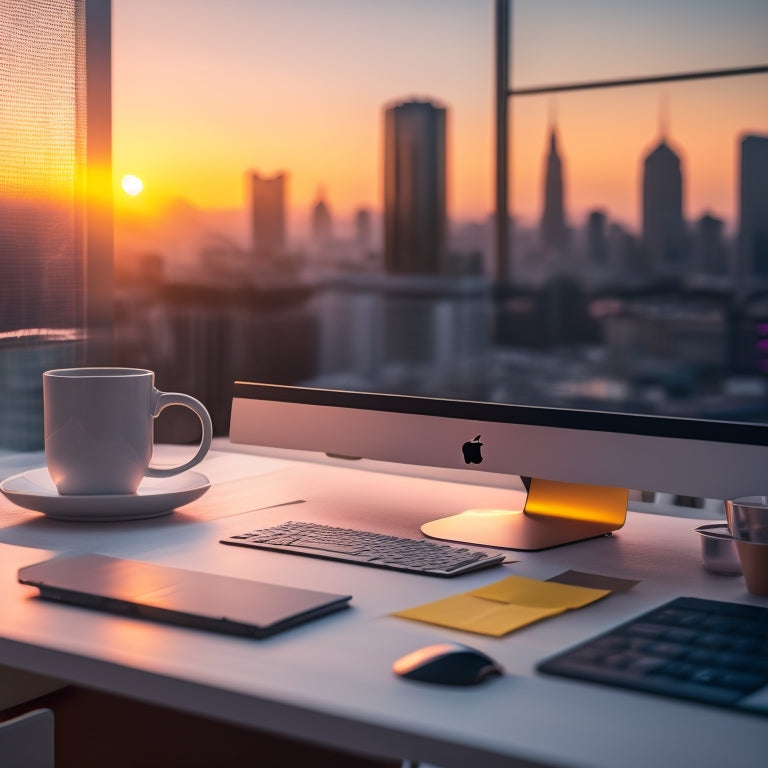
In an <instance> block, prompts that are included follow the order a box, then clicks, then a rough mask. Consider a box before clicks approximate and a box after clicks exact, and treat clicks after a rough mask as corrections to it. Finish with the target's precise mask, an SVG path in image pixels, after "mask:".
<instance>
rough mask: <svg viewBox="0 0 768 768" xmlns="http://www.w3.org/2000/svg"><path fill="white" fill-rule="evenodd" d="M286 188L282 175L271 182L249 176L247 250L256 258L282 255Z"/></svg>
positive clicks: (266, 179)
mask: <svg viewBox="0 0 768 768" xmlns="http://www.w3.org/2000/svg"><path fill="white" fill-rule="evenodd" d="M286 186H287V179H286V176H285V174H284V173H279V174H277V175H276V176H273V177H271V178H266V177H263V176H260V175H259V174H258V173H255V172H252V173H251V178H250V187H251V246H252V250H253V254H254V256H256V257H257V258H276V257H280V256H283V255H284V254H285V194H286Z"/></svg>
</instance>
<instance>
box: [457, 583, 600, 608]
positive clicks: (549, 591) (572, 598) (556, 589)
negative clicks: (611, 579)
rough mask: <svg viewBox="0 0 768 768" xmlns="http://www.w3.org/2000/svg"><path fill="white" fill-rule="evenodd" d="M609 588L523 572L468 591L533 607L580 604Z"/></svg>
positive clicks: (576, 605) (501, 601)
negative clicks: (545, 577) (522, 574)
mask: <svg viewBox="0 0 768 768" xmlns="http://www.w3.org/2000/svg"><path fill="white" fill-rule="evenodd" d="M610 593H611V592H610V590H609V589H593V588H591V587H575V586H573V585H571V584H559V583H558V582H555V581H538V580H537V579H527V578H525V577H524V576H507V577H506V578H504V579H501V581H497V582H494V583H493V584H488V585H487V586H485V587H480V588H479V589H473V590H472V592H470V593H469V594H471V595H474V596H475V597H482V598H484V599H486V600H496V601H498V602H500V603H514V604H515V605H527V606H531V607H537V608H558V609H560V610H565V609H567V608H582V607H583V606H585V605H589V604H590V603H593V602H595V600H599V599H600V598H601V597H605V596H606V595H609V594H610Z"/></svg>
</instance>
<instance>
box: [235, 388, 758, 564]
mask: <svg viewBox="0 0 768 768" xmlns="http://www.w3.org/2000/svg"><path fill="white" fill-rule="evenodd" d="M229 437H230V440H231V442H233V443H244V444H251V445H260V446H269V447H275V448H291V449H301V450H306V451H314V452H322V453H326V454H332V455H339V456H344V457H356V458H367V459H373V460H378V461H388V462H397V463H400V464H415V465H422V466H433V467H440V468H448V469H453V470H461V471H465V472H475V471H477V470H483V471H490V472H497V473H506V474H513V475H519V476H520V477H521V478H523V482H524V484H525V486H526V488H527V490H528V495H527V500H526V503H525V506H524V507H523V509H502V510H497V509H472V510H466V511H465V512H463V513H462V514H459V515H454V516H451V517H447V518H441V519H438V520H434V521H431V522H428V523H426V524H425V525H423V526H422V532H423V533H424V534H425V535H427V536H430V537H434V538H439V539H446V540H451V541H460V542H464V543H472V544H480V545H485V546H494V547H502V548H508V549H519V550H538V549H544V548H547V547H551V546H556V545H560V544H566V543H569V542H572V541H579V540H582V539H586V538H592V537H595V536H599V535H603V534H606V533H610V532H611V531H613V530H616V529H618V528H620V527H621V526H622V525H623V523H624V520H625V516H626V505H627V498H628V490H629V489H635V490H653V491H661V492H667V493H672V494H679V495H689V496H695V497H703V498H710V499H727V498H733V497H736V496H745V495H755V494H757V495H762V494H764V493H765V487H766V482H768V481H767V480H766V468H767V467H768V425H759V424H747V423H737V422H724V421H706V420H699V419H687V418H680V417H664V416H648V415H632V414H620V413H610V412H600V411H583V410H571V409H561V408H547V407H534V406H521V405H508V404H502V403H490V402H472V401H461V400H446V399H439V398H430V397H420V396H409V395H391V394H378V393H369V392H356V391H341V390H331V389H319V388H311V387H294V386H281V385H273V384H259V383H254V382H244V381H237V382H235V385H234V396H233V400H232V415H231V423H230V433H229Z"/></svg>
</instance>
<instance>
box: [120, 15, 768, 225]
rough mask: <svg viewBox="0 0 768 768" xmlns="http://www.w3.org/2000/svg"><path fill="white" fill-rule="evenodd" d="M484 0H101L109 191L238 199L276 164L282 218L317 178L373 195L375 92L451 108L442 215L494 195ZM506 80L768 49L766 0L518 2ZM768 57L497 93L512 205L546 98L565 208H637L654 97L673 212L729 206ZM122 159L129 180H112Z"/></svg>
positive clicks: (471, 213) (766, 88)
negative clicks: (672, 184) (107, 24)
mask: <svg viewBox="0 0 768 768" xmlns="http://www.w3.org/2000/svg"><path fill="white" fill-rule="evenodd" d="M493 13H494V3H493V0H387V2H381V0H283V1H282V2H280V3H276V2H270V1H269V0H113V103H114V115H113V120H114V173H115V185H116V192H115V194H116V201H117V202H118V209H119V208H120V206H127V205H134V206H143V208H144V210H152V209H153V208H154V207H155V206H158V205H161V204H163V203H165V202H168V201H170V200H172V199H174V198H179V197H182V198H185V199H187V200H188V201H189V202H191V203H192V204H194V205H195V206H198V207H202V208H238V207H242V206H243V205H244V204H245V191H244V174H245V172H246V171H247V170H249V169H253V170H256V171H259V172H260V173H262V174H273V173H276V172H278V171H286V172H288V173H289V176H290V180H289V204H290V207H291V218H290V222H291V225H292V226H295V227H296V228H299V229H300V228H301V226H303V224H302V223H303V222H305V221H306V220H307V219H308V217H309V211H310V209H311V206H312V204H313V202H314V201H315V199H316V194H317V190H318V189H319V188H320V187H323V188H324V189H325V190H326V194H327V200H328V202H329V204H330V206H331V209H332V211H333V212H334V214H335V215H336V216H337V217H338V218H339V219H349V218H351V216H352V214H353V212H354V210H355V209H356V208H357V207H360V206H367V207H370V208H372V209H374V210H379V209H380V206H381V197H382V174H381V168H382V130H383V109H384V107H385V106H386V105H388V104H390V103H392V102H394V101H400V100H404V99H408V98H412V97H417V98H426V99H432V100H435V101H439V102H441V103H442V104H444V105H446V106H447V107H448V110H449V112H448V131H449V149H448V151H449V156H448V164H449V197H448V199H449V214H450V215H451V216H452V217H454V218H456V219H482V218H484V217H485V216H487V214H488V213H489V212H490V211H491V210H492V208H493V173H492V163H493V124H494V115H493V85H494V79H493V39H494V37H493ZM512 28H513V37H512V40H513V42H512V50H513V57H512V67H511V70H512V84H513V87H518V88H519V87H527V86H531V85H545V84H553V83H563V82H572V81H580V80H585V79H589V78H597V79H613V78H617V77H635V76H643V75H655V74H661V73H667V72H674V71H695V70H704V69H717V68H725V67H739V66H749V65H760V64H768V44H767V43H766V41H768V3H766V2H765V0H734V1H733V2H729V3H725V2H710V0H687V1H686V2H676V3H672V2H669V1H667V2H663V1H660V0H646V1H645V2H642V3H639V2H632V1H631V0H623V1H618V0H614V1H613V2H599V1H597V0H593V1H591V2H590V1H585V2H579V3H575V2H569V0H562V1H560V2H555V1H554V0H517V2H515V3H514V11H513V24H512ZM767 94H768V75H757V76H748V77H740V78H735V79H725V80H709V81H703V82H696V83H683V84H672V85H665V86H642V87H639V88H632V89H608V90H601V91H594V92H588V93H584V92H582V93H573V94H565V95H560V96H557V97H550V96H534V97H521V98H519V99H514V100H512V102H511V104H512V125H511V139H512V146H513V152H512V162H511V167H512V175H511V179H512V193H511V198H512V200H511V207H512V209H513V212H514V213H515V214H518V215H521V216H522V217H524V218H527V219H529V220H532V219H535V218H536V217H538V215H539V212H540V208H541V198H542V191H541V184H542V169H543V163H544V156H545V151H546V148H547V131H548V125H549V122H550V120H551V119H552V117H553V116H554V117H555V119H556V122H557V126H558V135H559V140H560V146H561V151H562V156H563V160H564V168H565V181H566V206H567V211H568V216H569V219H570V220H571V223H574V224H580V223H581V222H582V221H583V218H584V215H585V213H586V212H587V211H588V210H590V209H592V208H595V207H600V208H603V209H606V210H607V211H608V212H609V214H610V215H611V217H612V218H616V219H619V220H621V221H624V222H626V223H627V224H629V225H630V226H632V227H636V226H637V221H638V218H639V214H640V208H639V188H640V187H639V185H640V167H641V162H642V157H643V155H644V154H645V153H647V152H648V151H649V150H650V149H651V148H652V147H653V146H654V145H655V143H657V142H658V139H659V135H660V133H659V131H660V117H659V115H660V104H661V103H665V104H666V105H667V109H666V114H667V115H668V118H667V125H668V138H669V142H670V144H671V145H672V146H673V148H676V149H677V150H678V151H679V153H680V155H681V157H682V160H683V171H684V174H685V198H686V199H685V209H686V210H685V214H686V216H687V217H688V218H689V219H693V218H697V217H698V216H700V215H701V214H702V213H704V212H705V211H711V212H713V213H715V214H716V215H718V216H721V217H724V218H726V219H727V220H728V221H729V223H732V221H733V219H734V215H735V206H736V194H735V193H736V185H737V181H738V179H737V167H738V166H737V158H738V154H737V152H738V146H737V144H738V138H739V136H740V135H741V134H742V133H743V132H753V133H761V134H768V98H766V95H767ZM124 174H135V175H136V176H137V177H139V178H140V179H141V180H142V181H143V183H144V191H143V192H142V193H141V195H138V196H136V197H135V198H130V201H129V199H128V198H127V196H126V195H125V194H124V193H123V192H122V191H121V190H120V188H119V183H120V179H121V177H122V176H123V175H124Z"/></svg>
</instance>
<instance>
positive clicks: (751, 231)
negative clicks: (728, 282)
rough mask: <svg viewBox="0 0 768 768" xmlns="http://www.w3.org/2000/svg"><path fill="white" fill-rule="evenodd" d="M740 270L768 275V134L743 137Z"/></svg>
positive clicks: (746, 273)
mask: <svg viewBox="0 0 768 768" xmlns="http://www.w3.org/2000/svg"><path fill="white" fill-rule="evenodd" d="M739 273H740V277H742V278H749V277H750V276H753V275H761V276H764V277H765V276H768V136H744V137H743V138H742V139H741V168H740V184H739Z"/></svg>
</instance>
